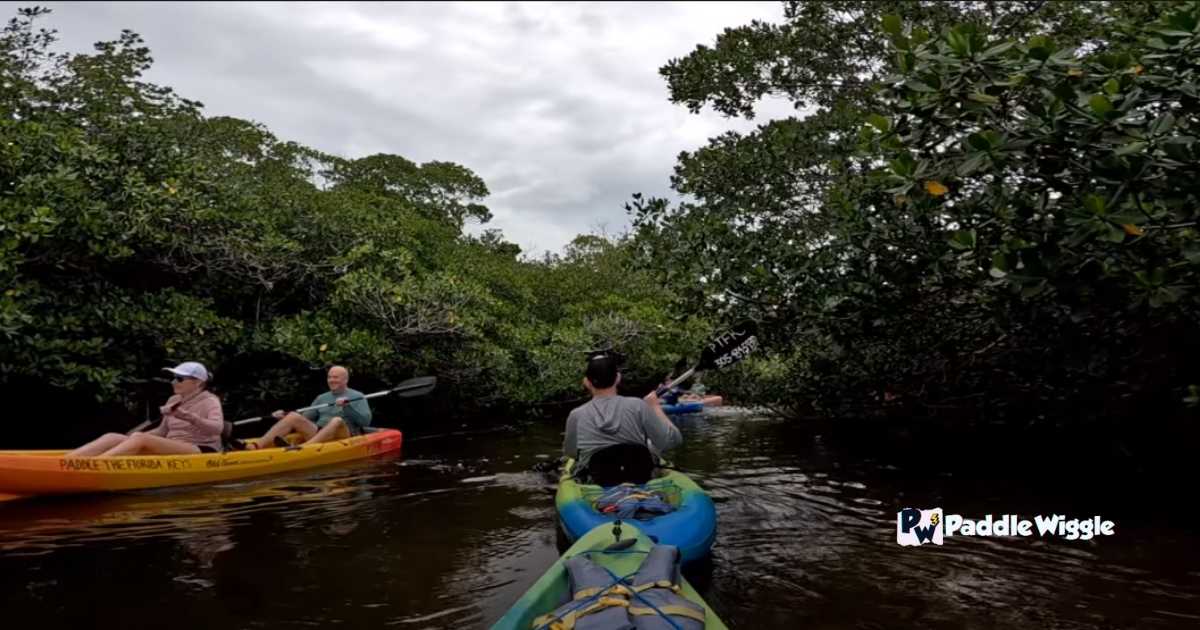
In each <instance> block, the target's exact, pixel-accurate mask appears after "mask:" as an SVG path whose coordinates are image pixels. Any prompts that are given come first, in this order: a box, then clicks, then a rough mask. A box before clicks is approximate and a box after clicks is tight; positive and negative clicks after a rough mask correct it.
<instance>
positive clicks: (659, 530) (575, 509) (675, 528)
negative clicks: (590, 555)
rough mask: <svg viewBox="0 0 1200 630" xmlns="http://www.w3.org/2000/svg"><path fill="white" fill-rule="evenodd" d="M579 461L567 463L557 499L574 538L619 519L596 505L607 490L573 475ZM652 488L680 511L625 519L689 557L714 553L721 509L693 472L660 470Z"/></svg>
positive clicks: (566, 527) (565, 526)
mask: <svg viewBox="0 0 1200 630" xmlns="http://www.w3.org/2000/svg"><path fill="white" fill-rule="evenodd" d="M574 469H575V460H573V459H568V460H567V462H566V464H564V465H563V472H562V476H561V477H560V478H559V482H558V492H557V493H556V494H555V497H554V503H555V507H556V508H557V509H558V517H559V520H560V521H561V523H562V527H563V531H564V532H565V533H566V535H567V538H568V539H569V540H572V541H574V540H578V539H579V538H581V537H583V536H584V535H585V534H587V533H588V532H589V531H591V530H592V529H593V528H595V527H596V526H598V525H603V524H611V523H612V522H613V521H615V520H617V517H616V516H615V515H614V514H612V513H602V512H598V511H597V510H596V506H595V501H596V500H597V499H599V498H600V497H601V495H603V494H604V492H605V489H604V488H602V487H600V486H597V485H591V484H582V483H579V482H578V481H576V480H575V478H574V477H572V476H571V475H572V473H573V471H574ZM644 488H645V489H646V490H650V491H654V492H656V493H657V494H660V495H662V496H664V497H665V499H666V502H667V503H668V504H670V505H671V506H672V507H673V508H674V511H672V512H670V513H667V514H661V515H656V516H653V517H651V518H646V519H637V520H634V519H630V518H626V519H623V522H628V523H634V524H636V525H637V526H638V528H640V529H641V530H642V531H643V532H644V533H645V534H646V535H647V536H649V537H650V539H651V540H652V541H654V542H659V543H663V544H668V545H675V546H676V547H679V551H680V553H681V555H682V556H683V562H685V563H687V562H691V561H693V560H699V559H701V558H703V557H704V556H706V555H708V552H709V550H710V549H711V548H712V544H713V541H714V540H715V539H716V536H717V510H716V507H715V506H714V505H713V502H712V498H711V497H710V496H708V493H707V492H705V491H704V490H703V489H702V488H701V487H700V486H698V485H696V482H694V481H692V480H691V479H690V478H688V476H687V475H685V474H683V473H681V472H679V471H676V470H665V469H659V475H658V476H656V477H655V478H654V479H651V480H650V481H649V482H648V483H646V484H645V486H644Z"/></svg>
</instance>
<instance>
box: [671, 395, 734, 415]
mask: <svg viewBox="0 0 1200 630" xmlns="http://www.w3.org/2000/svg"><path fill="white" fill-rule="evenodd" d="M724 402H725V401H724V399H723V398H721V397H720V396H705V397H704V398H703V399H701V400H688V401H680V402H677V403H675V404H673V405H668V404H663V405H662V409H663V413H665V414H667V415H671V416H677V415H682V414H685V413H702V412H703V411H704V409H705V407H719V406H721V405H722V404H724Z"/></svg>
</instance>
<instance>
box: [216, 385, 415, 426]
mask: <svg viewBox="0 0 1200 630" xmlns="http://www.w3.org/2000/svg"><path fill="white" fill-rule="evenodd" d="M392 391H394V390H390V389H385V390H383V391H377V392H374V394H367V395H366V396H360V397H358V398H349V400H347V401H346V403H347V404H349V403H352V402H356V401H365V400H370V398H378V397H379V396H386V395H389V394H391V392H392ZM335 404H337V402H326V403H325V404H314V406H312V407H301V408H300V409H295V413H298V414H299V413H304V412H312V410H314V409H324V408H325V407H332V406H335ZM264 418H275V416H272V415H259V416H256V418H247V419H245V420H238V421H236V422H233V426H238V425H248V424H251V422H258V421H260V420H263V419H264Z"/></svg>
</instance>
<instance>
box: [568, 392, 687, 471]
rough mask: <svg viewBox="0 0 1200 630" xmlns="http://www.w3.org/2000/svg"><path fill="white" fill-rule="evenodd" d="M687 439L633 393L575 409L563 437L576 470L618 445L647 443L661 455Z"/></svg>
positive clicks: (593, 402)
mask: <svg viewBox="0 0 1200 630" xmlns="http://www.w3.org/2000/svg"><path fill="white" fill-rule="evenodd" d="M682 442H683V436H682V435H681V434H680V433H679V429H677V428H675V425H673V424H671V422H670V421H664V420H663V419H662V418H660V417H658V414H657V413H655V411H654V409H653V408H652V407H651V406H650V403H648V402H646V401H645V400H642V399H641V398H633V397H630V396H600V397H597V398H593V399H591V400H590V401H588V402H586V403H584V404H583V405H581V406H579V407H576V408H575V409H572V410H571V414H570V415H569V416H567V431H566V435H564V436H563V454H564V455H566V456H567V457H574V458H575V460H576V461H577V464H576V469H577V470H578V469H579V468H582V467H584V466H586V465H587V463H588V460H590V459H591V457H592V453H595V452H596V451H598V450H600V449H602V448H604V447H606V446H615V445H617V444H647V445H648V446H649V447H650V448H651V450H652V451H654V452H655V453H656V454H659V455H661V454H662V453H663V452H664V451H666V450H669V449H672V448H675V447H676V446H679V445H680V444H681V443H682Z"/></svg>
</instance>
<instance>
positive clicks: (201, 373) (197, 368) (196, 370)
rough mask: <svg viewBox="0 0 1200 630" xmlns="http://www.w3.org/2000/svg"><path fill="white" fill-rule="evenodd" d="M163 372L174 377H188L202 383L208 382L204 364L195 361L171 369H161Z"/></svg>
mask: <svg viewBox="0 0 1200 630" xmlns="http://www.w3.org/2000/svg"><path fill="white" fill-rule="evenodd" d="M163 370H165V371H167V372H170V373H172V374H174V375H175V376H190V377H192V378H198V379H200V380H202V381H208V370H207V369H205V367H204V364H202V363H197V362H195V361H187V362H184V363H180V364H179V365H176V366H175V367H173V368H163Z"/></svg>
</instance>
